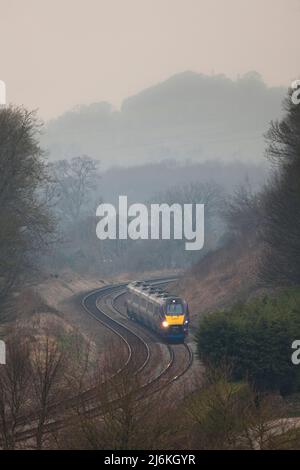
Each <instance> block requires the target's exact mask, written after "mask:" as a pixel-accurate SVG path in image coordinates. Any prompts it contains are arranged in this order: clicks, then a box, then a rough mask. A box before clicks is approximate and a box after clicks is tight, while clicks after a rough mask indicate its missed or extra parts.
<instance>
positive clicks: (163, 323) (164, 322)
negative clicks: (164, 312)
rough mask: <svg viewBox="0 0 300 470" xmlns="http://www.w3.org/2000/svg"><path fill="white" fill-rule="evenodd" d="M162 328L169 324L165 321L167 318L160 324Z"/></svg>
mask: <svg viewBox="0 0 300 470" xmlns="http://www.w3.org/2000/svg"><path fill="white" fill-rule="evenodd" d="M161 325H162V326H163V327H164V328H167V327H168V326H169V323H168V322H167V320H164V321H163V322H162V324H161Z"/></svg>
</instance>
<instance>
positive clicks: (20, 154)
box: [0, 106, 54, 321]
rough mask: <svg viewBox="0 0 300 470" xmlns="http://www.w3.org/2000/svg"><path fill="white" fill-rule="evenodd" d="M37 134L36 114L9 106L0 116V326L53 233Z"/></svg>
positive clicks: (45, 170)
mask: <svg viewBox="0 0 300 470" xmlns="http://www.w3.org/2000/svg"><path fill="white" fill-rule="evenodd" d="M39 131H40V123H39V121H38V119H37V117H36V115H35V113H32V112H29V111H27V110H25V109H24V108H18V107H13V106H11V107H8V108H5V109H1V110H0V321H1V320H3V319H4V317H5V315H6V312H7V301H8V299H9V294H10V293H11V290H12V288H13V287H15V286H16V285H17V284H18V282H20V281H21V280H22V279H23V276H24V274H25V272H26V271H27V270H28V269H29V267H30V266H31V267H32V266H33V263H34V258H35V256H36V254H37V252H39V251H40V250H41V249H43V248H45V246H46V244H47V243H49V242H50V239H51V233H52V231H53V228H54V221H53V217H52V216H51V212H50V208H49V200H50V193H49V191H48V190H49V185H48V182H49V178H48V173H47V166H46V164H45V161H44V158H43V152H42V150H41V148H40V146H39Z"/></svg>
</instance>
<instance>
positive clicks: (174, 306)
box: [167, 302, 183, 315]
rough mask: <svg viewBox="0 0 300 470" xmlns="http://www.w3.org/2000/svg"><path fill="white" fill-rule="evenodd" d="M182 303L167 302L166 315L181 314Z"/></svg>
mask: <svg viewBox="0 0 300 470" xmlns="http://www.w3.org/2000/svg"><path fill="white" fill-rule="evenodd" d="M182 314H183V305H182V304H180V303H177V302H171V303H169V304H167V315H182Z"/></svg>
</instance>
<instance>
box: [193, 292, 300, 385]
mask: <svg viewBox="0 0 300 470" xmlns="http://www.w3.org/2000/svg"><path fill="white" fill-rule="evenodd" d="M299 338H300V290H299V289H298V290H297V289H292V290H287V291H285V292H283V293H282V294H281V295H279V296H278V297H277V298H271V297H264V298H259V299H255V300H254V301H252V302H249V303H244V304H236V305H235V306H233V307H232V308H231V309H228V310H224V311H218V312H214V313H212V314H210V315H208V316H206V317H204V318H203V319H202V321H201V322H200V325H199V329H198V332H197V350H198V355H199V357H200V359H201V360H202V361H203V362H204V363H205V364H211V365H213V366H219V365H220V364H222V363H223V362H227V363H229V364H230V365H231V367H232V375H233V378H234V379H236V380H241V379H245V378H246V379H247V380H249V381H250V382H251V383H253V385H254V386H255V387H256V388H257V390H279V391H280V392H281V393H282V394H287V393H290V392H292V391H295V390H298V389H300V366H298V367H297V366H295V365H294V364H293V363H292V361H291V355H292V352H293V350H292V349H291V345H292V342H293V341H294V340H295V339H299Z"/></svg>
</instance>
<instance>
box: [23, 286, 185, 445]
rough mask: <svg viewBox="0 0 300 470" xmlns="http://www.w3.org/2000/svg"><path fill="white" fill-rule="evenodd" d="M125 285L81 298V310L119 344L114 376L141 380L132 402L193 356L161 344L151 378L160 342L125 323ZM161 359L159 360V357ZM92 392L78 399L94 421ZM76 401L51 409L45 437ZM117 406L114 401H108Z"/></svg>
mask: <svg viewBox="0 0 300 470" xmlns="http://www.w3.org/2000/svg"><path fill="white" fill-rule="evenodd" d="M171 280H173V279H158V280H155V281H151V282H152V283H155V284H157V285H158V284H164V283H167V282H170V281H171ZM125 286H126V284H125V283H122V284H117V285H109V286H105V287H102V288H100V289H97V290H95V291H92V292H90V293H89V294H87V295H85V296H84V297H83V298H82V301H81V303H82V307H83V308H84V310H85V311H86V312H87V313H88V314H89V315H90V316H92V317H93V318H94V319H95V321H97V322H100V323H101V324H102V325H103V326H104V327H105V328H107V329H109V330H110V331H111V332H112V333H113V334H114V335H116V336H117V337H118V338H119V339H120V341H121V342H122V343H123V345H124V347H125V349H126V352H127V354H126V359H125V361H124V364H122V366H121V367H120V368H119V369H118V370H117V371H116V372H115V373H114V375H117V374H120V373H122V372H124V371H125V370H130V372H131V373H133V374H134V375H139V376H142V377H143V379H144V380H143V382H142V384H141V386H140V388H139V390H138V391H137V395H136V399H137V400H140V399H143V398H145V397H146V396H147V395H148V394H152V393H156V392H158V391H160V390H162V389H163V388H165V387H167V386H168V385H170V384H172V383H174V382H176V381H178V380H179V379H180V378H181V377H182V376H183V375H184V374H185V373H186V372H187V371H188V370H189V369H190V367H191V365H192V363H193V352H192V350H191V348H190V347H189V346H188V345H187V344H186V343H184V344H176V345H171V344H167V343H164V344H163V347H164V348H165V349H166V350H167V355H168V358H167V359H166V354H164V355H163V354H161V357H160V360H161V361H162V362H164V364H163V366H162V367H161V368H160V370H159V371H158V372H156V373H154V374H153V362H154V363H156V364H157V360H158V356H159V352H158V347H157V344H160V345H161V343H158V341H159V342H161V339H160V338H159V337H158V336H157V335H156V334H155V333H154V332H152V331H149V330H148V329H146V328H143V327H142V326H141V325H137V324H135V323H133V322H131V321H130V320H128V319H127V317H126V315H125V313H124V310H123V309H122V302H121V299H122V297H124V294H125ZM120 302H121V304H120ZM162 356H163V357H162ZM96 392H97V391H96V388H91V389H89V390H86V391H83V392H82V393H81V395H80V399H81V400H82V402H84V403H85V404H86V406H87V408H86V411H85V413H86V414H87V415H88V416H91V417H95V416H99V415H100V414H101V413H103V411H104V410H103V409H102V407H101V406H99V405H98V404H94V403H93V402H95V398H96ZM77 399H78V397H74V398H73V399H70V400H69V401H68V403H67V404H58V405H57V406H56V407H54V408H55V411H56V413H55V416H53V418H52V420H51V421H49V422H48V423H47V424H46V425H45V434H49V433H52V432H57V431H58V430H59V429H61V428H62V427H64V425H65V421H64V420H63V419H60V418H59V417H58V416H57V414H58V413H59V410H60V408H62V407H64V408H68V407H69V408H72V406H74V403H75V401H76V400H77ZM112 403H115V405H116V406H118V400H112ZM35 430H36V427H35V425H33V426H29V427H28V428H27V429H26V430H23V431H20V432H19V433H18V435H17V440H18V441H26V440H28V439H30V438H32V437H33V436H34V435H35Z"/></svg>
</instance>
